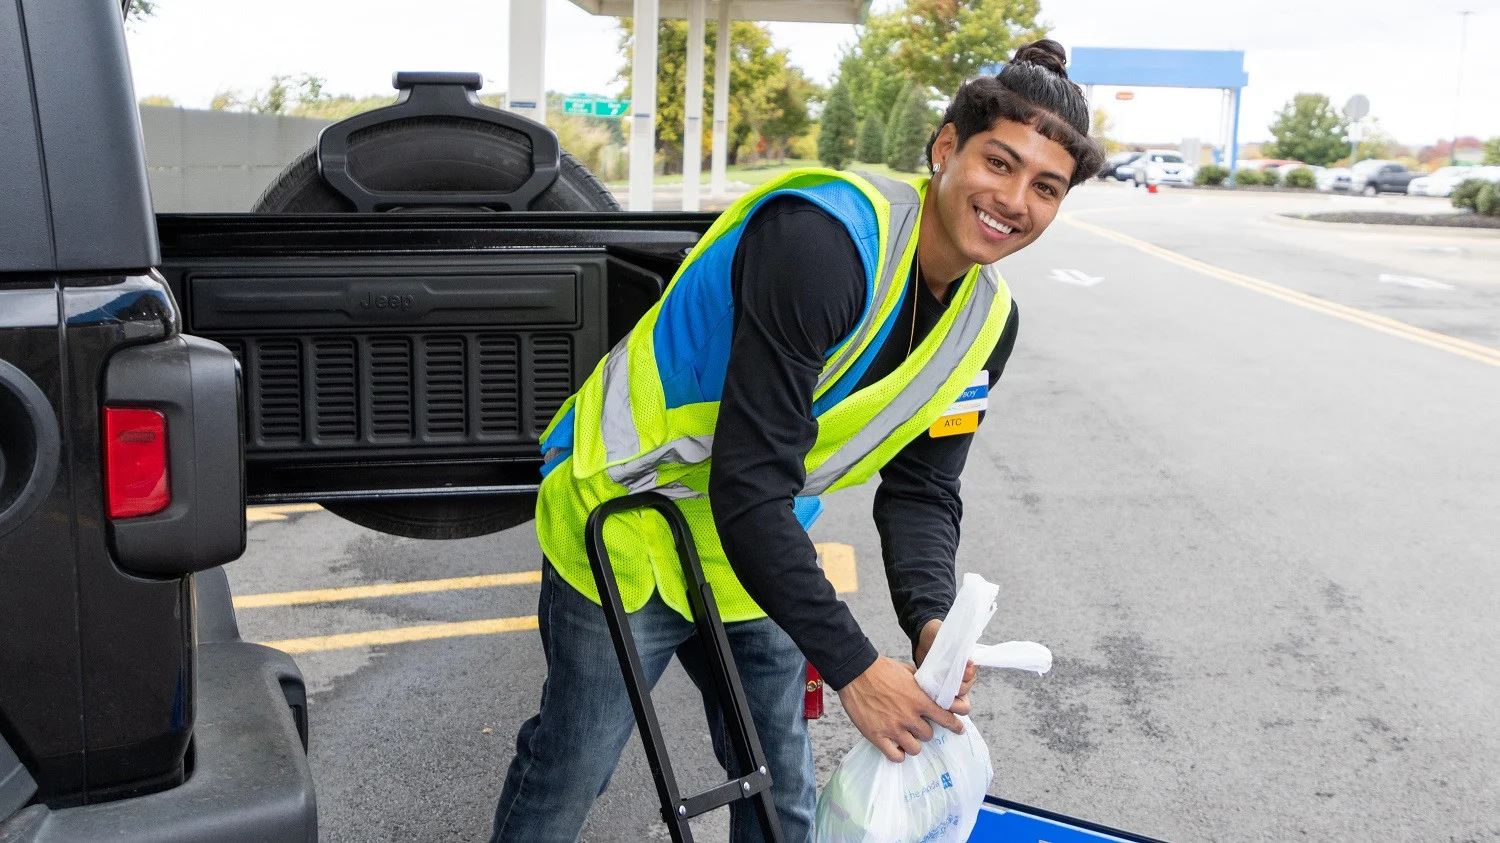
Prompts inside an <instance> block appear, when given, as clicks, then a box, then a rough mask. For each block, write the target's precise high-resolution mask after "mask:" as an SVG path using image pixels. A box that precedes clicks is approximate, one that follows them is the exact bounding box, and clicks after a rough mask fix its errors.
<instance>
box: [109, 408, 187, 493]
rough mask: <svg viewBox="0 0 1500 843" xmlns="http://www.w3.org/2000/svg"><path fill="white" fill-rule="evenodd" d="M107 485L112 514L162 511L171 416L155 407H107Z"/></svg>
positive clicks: (167, 491)
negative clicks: (168, 421) (163, 413)
mask: <svg viewBox="0 0 1500 843" xmlns="http://www.w3.org/2000/svg"><path fill="white" fill-rule="evenodd" d="M104 488H105V497H106V502H107V505H108V509H109V517H110V518H134V517H136V516H140V515H151V514H152V513H156V512H161V511H162V510H163V509H166V508H167V505H168V504H170V503H171V502H172V488H171V486H170V484H169V483H168V481H167V419H166V417H165V416H163V415H162V414H161V413H158V412H157V411H155V410H130V409H122V408H119V407H106V408H105V409H104Z"/></svg>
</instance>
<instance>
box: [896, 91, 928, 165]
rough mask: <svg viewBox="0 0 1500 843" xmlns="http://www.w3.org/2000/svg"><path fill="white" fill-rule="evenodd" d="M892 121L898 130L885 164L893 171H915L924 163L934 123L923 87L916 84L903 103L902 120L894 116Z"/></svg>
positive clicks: (901, 107) (901, 108)
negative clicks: (923, 158) (920, 87)
mask: <svg viewBox="0 0 1500 843" xmlns="http://www.w3.org/2000/svg"><path fill="white" fill-rule="evenodd" d="M891 123H892V125H894V126H896V131H895V132H894V133H893V134H892V135H891V143H890V145H889V146H888V147H887V148H886V153H885V163H886V165H887V166H889V167H890V168H891V169H892V170H899V171H901V172H906V173H910V172H915V171H916V169H917V168H918V167H920V166H921V165H922V156H923V155H924V154H925V153H926V150H927V141H928V139H929V138H930V137H931V136H932V123H933V119H932V110H931V109H929V108H928V107H927V98H926V97H925V96H923V94H922V91H921V89H919V88H917V87H915V86H913V87H912V89H911V93H910V95H909V96H908V97H907V98H906V100H905V102H903V103H902V104H901V106H900V117H899V119H895V118H893V119H892V121H891Z"/></svg>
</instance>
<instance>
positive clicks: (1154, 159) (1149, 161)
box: [1131, 149, 1198, 187]
mask: <svg viewBox="0 0 1500 843" xmlns="http://www.w3.org/2000/svg"><path fill="white" fill-rule="evenodd" d="M1132 166H1133V167H1134V169H1135V172H1134V173H1132V174H1131V181H1133V182H1135V186H1136V187H1140V186H1141V185H1143V184H1144V185H1148V186H1149V185H1156V184H1192V183H1193V177H1194V176H1195V175H1197V174H1198V171H1197V170H1196V169H1194V168H1193V166H1192V165H1191V164H1189V163H1187V162H1186V161H1184V160H1182V154H1181V153H1180V152H1178V151H1177V150H1175V149H1148V150H1146V152H1145V154H1143V155H1142V156H1141V157H1140V158H1139V159H1138V160H1137V161H1136V162H1135V164H1134V165H1132Z"/></svg>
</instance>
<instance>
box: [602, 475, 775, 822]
mask: <svg viewBox="0 0 1500 843" xmlns="http://www.w3.org/2000/svg"><path fill="white" fill-rule="evenodd" d="M643 508H649V509H653V510H655V511H656V512H657V513H658V514H660V515H661V517H662V518H664V519H666V522H667V526H668V527H670V528H671V530H672V541H673V543H674V544H675V545H676V547H677V557H678V560H679V561H680V562H681V563H682V573H683V576H684V577H685V578H686V581H687V583H688V589H687V593H688V603H689V605H690V606H691V608H692V610H693V625H694V626H695V627H696V628H697V631H698V640H699V642H700V643H702V645H703V650H704V652H705V653H706V654H707V657H708V663H709V667H710V670H711V672H712V673H713V679H714V690H715V693H716V694H717V695H718V698H719V704H720V707H721V708H722V709H723V712H724V724H725V727H726V731H727V732H728V737H729V740H730V742H731V745H732V746H733V748H734V755H735V757H736V758H737V759H738V760H739V761H740V763H741V764H744V763H745V762H746V761H747V760H748V762H749V763H748V766H749V770H747V771H745V772H744V773H743V774H742V775H738V776H735V777H734V778H731V779H729V780H728V781H726V782H724V783H722V784H719V785H716V786H714V787H711V788H709V789H708V790H705V791H703V792H702V793H697V794H694V795H691V796H686V797H684V796H683V795H682V793H681V791H680V790H679V789H678V787H677V779H676V777H675V776H674V775H673V773H672V761H671V759H670V758H669V757H668V756H667V745H666V742H665V740H663V738H662V733H661V725H660V724H659V723H658V722H657V719H656V708H655V706H653V705H652V703H651V688H650V687H649V686H648V685H647V683H646V678H645V674H644V673H643V672H642V671H641V663H640V658H639V657H638V656H637V654H636V649H635V638H634V636H632V635H631V633H630V623H629V620H628V618H627V617H626V614H625V606H624V603H623V602H622V601H621V599H620V587H619V584H618V583H617V582H615V573H614V567H613V566H612V565H611V564H610V561H609V551H608V549H607V548H606V547H605V544H604V523H605V522H606V521H607V520H609V517H610V516H611V515H615V514H617V513H621V512H626V511H629V510H634V509H643ZM585 536H586V539H587V541H586V546H587V548H588V555H589V566H590V567H591V568H592V569H593V571H594V584H595V585H596V586H598V588H599V603H600V605H601V606H602V607H603V609H604V619H605V621H606V623H608V625H609V634H610V638H611V639H612V640H613V641H614V645H615V655H616V656H617V657H619V660H620V670H621V671H622V672H623V673H624V676H625V688H626V691H627V692H629V694H630V705H631V707H632V708H634V709H635V721H636V725H637V726H638V727H639V728H640V730H641V744H642V745H643V746H644V747H645V749H646V760H647V762H648V763H649V764H650V765H651V776H652V778H653V779H655V781H656V792H657V796H658V797H659V798H660V799H661V806H662V820H663V821H664V822H665V823H666V824H667V830H668V831H669V832H670V833H671V835H672V840H673V841H674V843H692V839H693V833H692V830H691V829H690V828H689V827H688V823H687V821H688V819H690V818H692V817H696V816H698V815H699V814H703V813H706V812H708V811H712V810H713V809H715V808H720V807H723V806H724V805H728V804H730V803H731V802H735V801H738V800H740V799H750V800H753V801H754V803H755V813H756V818H757V819H758V820H759V821H760V826H761V829H762V831H763V833H764V834H765V838H766V840H768V841H771V843H781V840H782V835H781V822H780V820H779V818H778V817H777V816H776V806H775V805H774V804H773V802H772V801H771V774H770V771H769V770H768V769H767V768H766V756H765V752H764V750H763V749H762V748H761V745H760V736H759V735H757V734H756V732H755V723H754V721H753V720H752V719H751V718H750V715H749V705H748V703H746V701H745V690H744V688H743V687H742V686H741V685H740V674H739V671H738V670H737V669H736V668H735V665H734V655H733V653H731V652H730V650H729V637H728V635H726V634H725V632H724V623H723V621H721V620H720V619H719V609H718V606H717V604H716V603H715V602H714V596H713V587H712V586H710V585H709V584H708V582H707V580H705V579H704V576H703V566H702V564H701V563H700V562H699V561H698V550H697V548H696V547H694V545H693V534H692V531H691V530H690V529H689V528H688V523H687V519H686V518H684V517H683V515H682V511H681V510H680V509H678V508H677V504H675V503H674V502H673V501H672V499H671V498H668V497H666V496H665V495H662V494H659V493H657V492H641V493H639V494H634V495H626V496H625V497H622V498H615V499H613V500H609V501H605V502H604V503H602V504H600V505H599V506H598V507H596V508H595V509H594V511H593V512H592V513H590V514H589V520H588V525H587V526H586V527H585Z"/></svg>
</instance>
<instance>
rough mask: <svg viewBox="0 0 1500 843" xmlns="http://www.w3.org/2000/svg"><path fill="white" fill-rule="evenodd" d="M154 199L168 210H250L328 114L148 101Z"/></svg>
mask: <svg viewBox="0 0 1500 843" xmlns="http://www.w3.org/2000/svg"><path fill="white" fill-rule="evenodd" d="M140 110H141V131H142V133H143V134H144V135H145V138H146V167H147V169H148V171H149V173H150V179H151V201H152V203H153V204H154V205H155V206H156V210H157V211H158V212H161V213H173V212H181V211H192V212H225V211H234V212H242V211H249V210H250V206H251V205H253V204H254V203H255V200H256V199H258V198H259V197H260V194H261V192H262V191H264V190H265V189H266V187H267V186H269V185H270V184H271V181H272V180H273V179H275V178H276V175H277V174H278V173H280V172H281V170H282V168H283V167H285V166H286V165H287V164H289V163H291V161H292V160H293V159H295V158H296V157H297V156H299V155H301V154H302V153H303V152H305V151H307V150H308V149H311V148H312V146H313V144H315V143H316V142H317V140H318V132H319V131H321V130H322V129H323V127H324V126H327V125H329V123H330V122H332V121H329V120H313V119H310V118H307V117H282V116H279V115H275V114H246V113H240V112H230V111H196V110H192V109H186V108H169V107H165V106H155V105H143V106H141V107H140Z"/></svg>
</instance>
